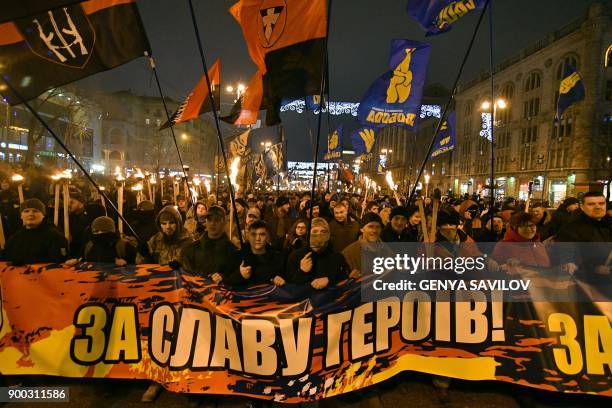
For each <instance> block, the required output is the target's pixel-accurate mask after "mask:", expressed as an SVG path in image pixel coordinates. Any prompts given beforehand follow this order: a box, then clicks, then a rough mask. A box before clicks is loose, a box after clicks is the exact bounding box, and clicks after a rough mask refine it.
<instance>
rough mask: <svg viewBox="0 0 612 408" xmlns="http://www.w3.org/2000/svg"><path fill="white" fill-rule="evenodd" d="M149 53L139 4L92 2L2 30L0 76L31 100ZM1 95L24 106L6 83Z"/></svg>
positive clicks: (115, 0) (129, 1) (110, 0)
mask: <svg viewBox="0 0 612 408" xmlns="http://www.w3.org/2000/svg"><path fill="white" fill-rule="evenodd" d="M33 3H35V2H33ZM51 3H55V2H51ZM145 52H148V53H149V54H150V52H151V51H150V46H149V41H148V39H147V36H146V34H145V31H144V27H143V26H142V21H141V20H140V15H139V14H138V9H137V8H136V3H135V0H90V1H85V2H83V3H79V4H75V5H71V6H66V7H60V8H56V9H53V10H47V11H43V12H41V13H38V14H35V15H32V16H29V17H23V18H20V19H17V20H14V21H11V22H8V23H3V24H0V74H1V75H2V76H3V77H4V79H5V80H6V81H8V82H10V83H11V85H12V86H13V87H15V88H16V90H17V92H18V93H19V94H20V95H21V96H22V97H23V98H24V99H26V100H29V99H33V98H35V97H37V96H38V95H40V94H41V93H43V92H44V91H46V90H48V89H51V88H55V87H58V86H61V85H64V84H67V83H70V82H74V81H77V80H79V79H82V78H85V77H87V76H89V75H93V74H95V73H98V72H101V71H106V70H108V69H111V68H114V67H116V66H118V65H122V64H125V63H126V62H129V61H131V60H133V59H135V58H138V57H141V56H144V55H145ZM0 93H1V94H2V95H4V96H5V97H6V98H7V100H8V102H9V104H11V105H14V104H17V103H20V102H21V101H20V100H19V99H18V98H17V96H16V95H14V94H13V93H12V92H10V90H9V89H8V87H7V85H6V84H4V83H3V82H2V81H0Z"/></svg>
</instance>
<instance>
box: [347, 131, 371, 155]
mask: <svg viewBox="0 0 612 408" xmlns="http://www.w3.org/2000/svg"><path fill="white" fill-rule="evenodd" d="M375 141H376V131H375V129H372V128H369V127H367V126H362V127H360V128H358V129H355V131H353V133H351V143H352V144H353V149H354V150H355V155H356V156H361V155H368V154H370V153H371V152H372V148H373V147H374V142H375Z"/></svg>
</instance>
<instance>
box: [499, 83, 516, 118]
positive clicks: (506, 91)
mask: <svg viewBox="0 0 612 408" xmlns="http://www.w3.org/2000/svg"><path fill="white" fill-rule="evenodd" d="M501 97H502V98H503V99H504V100H505V101H506V108H505V109H501V110H499V112H498V113H497V118H496V119H497V120H498V121H499V126H503V125H505V124H508V123H510V121H511V120H512V98H513V97H514V84H512V83H508V84H506V85H504V87H503V88H502V91H501Z"/></svg>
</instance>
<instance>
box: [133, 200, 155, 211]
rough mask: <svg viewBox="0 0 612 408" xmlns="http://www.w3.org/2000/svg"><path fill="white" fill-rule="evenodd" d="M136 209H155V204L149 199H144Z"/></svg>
mask: <svg viewBox="0 0 612 408" xmlns="http://www.w3.org/2000/svg"><path fill="white" fill-rule="evenodd" d="M136 209H137V210H138V211H153V210H155V205H154V204H153V203H152V202H151V201H149V200H142V201H141V202H140V203H139V204H138V206H137V207H136Z"/></svg>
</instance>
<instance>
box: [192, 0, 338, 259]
mask: <svg viewBox="0 0 612 408" xmlns="http://www.w3.org/2000/svg"><path fill="white" fill-rule="evenodd" d="M190 1H191V0H190ZM331 6H332V0H328V1H327V16H326V19H327V21H326V24H327V26H326V33H325V40H324V46H323V50H322V54H323V64H321V70H322V71H323V72H321V89H320V94H319V118H318V119H317V141H316V143H315V153H314V166H313V171H312V188H311V193H310V208H309V210H308V213H309V216H308V228H307V229H306V246H307V247H308V248H310V229H311V228H312V213H313V209H314V200H315V189H316V187H317V167H318V165H319V144H320V142H321V121H322V120H323V103H324V100H323V97H324V95H325V86H326V85H327V81H326V77H327V73H328V72H329V59H328V55H327V45H328V43H329V25H330V20H331ZM328 99H329V98H328ZM327 110H328V111H329V106H328V107H327Z"/></svg>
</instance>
